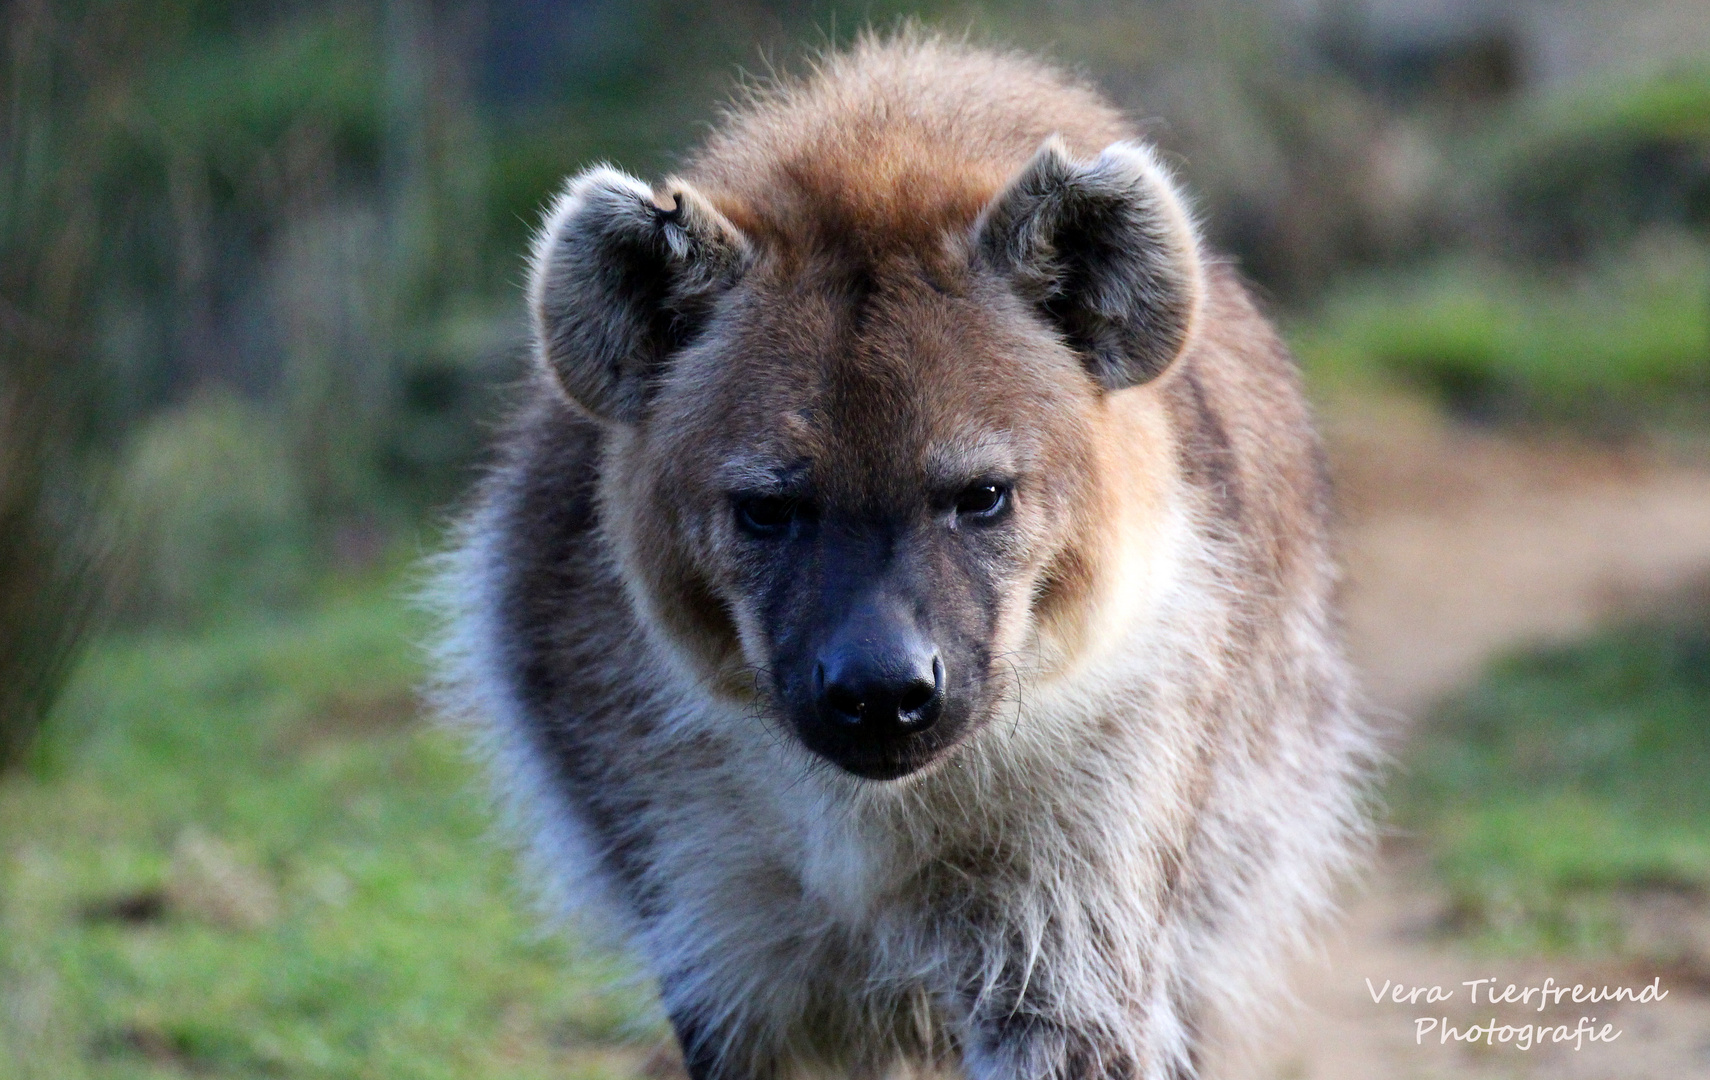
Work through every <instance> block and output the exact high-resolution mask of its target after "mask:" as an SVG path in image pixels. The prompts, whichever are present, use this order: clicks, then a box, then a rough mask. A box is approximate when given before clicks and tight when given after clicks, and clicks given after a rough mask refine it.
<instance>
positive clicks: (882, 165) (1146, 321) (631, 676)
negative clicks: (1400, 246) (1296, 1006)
mask: <svg viewBox="0 0 1710 1080" xmlns="http://www.w3.org/2000/svg"><path fill="white" fill-rule="evenodd" d="M1133 135H1134V133H1133V131H1132V130H1131V129H1130V128H1129V127H1128V126H1127V125H1126V124H1125V123H1124V122H1123V120H1122V119H1121V117H1120V116H1119V115H1118V114H1117V113H1116V112H1115V111H1114V110H1113V109H1111V108H1110V107H1109V106H1108V105H1106V104H1105V103H1104V102H1103V101H1102V100H1101V99H1100V98H1099V97H1098V96H1097V95H1096V94H1094V93H1093V92H1092V91H1091V90H1089V89H1087V88H1085V87H1082V86H1080V85H1078V84H1075V83H1072V82H1069V81H1066V80H1065V79H1063V78H1062V77H1061V76H1060V75H1059V74H1057V73H1055V72H1053V71H1051V70H1050V69H1047V68H1045V67H1043V66H1041V65H1038V64H1036V63H1034V62H1032V61H1030V60H1027V59H1024V58H1020V57H1017V56H1013V55H997V54H992V53H988V52H984V51H980V50H975V49H970V48H964V47H959V46H953V45H947V44H943V43H940V42H936V41H933V40H929V39H922V38H917V37H904V38H902V39H900V40H895V41H891V42H878V41H868V42H867V43H865V44H863V45H862V46H861V47H859V48H857V49H856V50H855V51H853V52H852V53H849V54H845V55H838V56H833V57H829V58H827V59H826V60H824V61H823V62H822V64H821V67H820V68H819V69H818V70H817V71H816V72H815V74H814V75H813V76H812V77H811V78H808V79H806V80H804V81H802V82H799V83H789V84H786V85H784V86H781V87H778V88H774V89H769V90H765V91H761V92H757V93H756V94H755V95H754V96H753V97H752V99H751V100H748V101H746V102H743V103H741V104H739V105H738V106H736V107H735V108H734V109H733V111H732V112H731V114H730V115H729V116H727V118H726V120H725V123H724V125H723V126H722V127H721V128H720V130H719V131H718V132H717V133H716V134H715V135H714V136H713V137H712V138H711V139H710V140H709V142H708V144H707V145H706V146H705V148H704V149H703V150H702V151H701V152H700V153H699V154H698V155H696V156H695V157H694V158H693V159H691V161H690V163H689V165H688V167H687V168H686V169H685V170H684V172H683V175H682V176H681V177H679V178H675V179H673V180H670V181H668V182H666V183H665V184H664V185H662V187H661V188H659V189H657V190H655V191H653V192H652V193H651V194H648V193H647V192H646V190H645V189H643V188H637V187H636V186H635V184H634V182H633V181H631V180H629V179H627V178H623V177H621V176H619V175H618V174H615V173H610V172H605V173H595V172H590V173H588V174H584V176H583V177H581V178H578V180H577V181H576V182H575V183H574V184H573V185H572V188H571V190H570V193H569V194H568V195H567V196H566V197H565V199H564V200H563V201H562V203H561V205H560V209H559V210H558V211H556V212H555V216H554V217H553V218H552V220H551V221H549V224H548V226H547V229H546V230H545V232H544V233H543V235H542V239H541V242H540V245H539V247H538V248H537V262H536V284H535V288H534V293H533V301H534V304H535V315H536V318H537V323H538V326H539V328H540V340H541V349H542V358H543V363H542V365H541V369H540V370H541V374H540V377H539V378H538V380H537V382H536V386H535V388H534V391H533V394H532V400H531V403H530V404H529V406H528V408H527V409H526V410H525V411H524V414H523V416H522V417H521V418H520V421H519V423H518V424H517V425H516V427H515V429H514V431H513V433H512V434H511V435H510V436H509V438H508V441H507V443H506V449H505V455H504V460H503V463H502V464H501V465H500V466H499V467H498V469H497V470H496V471H495V472H494V474H493V476H492V477H491V478H490V479H489V481H488V482H487V484H486V485H485V487H484V490H483V493H482V496H481V502H480V505H479V507H478V509H477V510H476V512H475V513H474V514H473V515H472V516H471V519H470V523H469V525H468V527H467V530H466V533H465V539H464V544H463V547H462V549H461V551H460V552H459V553H458V554H457V555H456V556H454V558H453V560H452V564H451V566H452V569H451V572H450V573H449V574H448V582H449V586H448V587H449V591H450V593H451V595H452V605H453V613H454V616H455V623H454V626H453V630H452V634H451V636H450V637H449V638H448V642H449V644H448V648H447V657H448V667H449V668H450V669H451V681H450V684H449V685H450V686H451V687H452V690H453V694H452V696H451V698H452V706H453V708H455V709H459V710H461V711H463V712H467V713H473V714H476V715H477V719H478V720H479V721H480V723H481V724H482V725H483V730H485V731H486V732H487V734H488V739H489V742H490V745H491V746H492V748H493V752H494V753H495V754H496V755H497V757H498V759H499V764H500V766H501V769H500V777H501V784H503V785H504V786H505V787H506V789H507V796H508V797H509V798H511V799H512V800H513V803H514V806H515V807H516V809H517V810H518V812H519V813H520V814H521V815H523V817H524V819H525V825H527V826H528V827H530V828H532V829H534V830H535V831H536V832H537V833H538V835H539V838H540V843H539V853H540V855H541V858H542V859H543V861H544V862H545V863H546V864H547V865H546V866H545V869H546V871H547V873H548V874H549V875H551V876H552V877H554V878H555V880H557V881H558V882H559V883H560V884H562V885H564V886H565V887H566V888H567V889H568V890H570V891H572V892H576V893H577V894H578V895H579V896H580V897H581V899H582V901H583V902H584V903H585V904H587V905H589V906H592V907H594V908H597V909H598V910H600V911H602V912H603V913H604V914H605V915H606V917H607V918H608V919H609V920H610V921H611V923H613V924H614V925H615V927H616V929H617V930H618V931H619V933H620V934H622V935H623V936H624V937H625V938H626V939H627V940H628V942H629V943H630V945H631V946H632V947H633V948H634V949H635V950H636V951H637V952H638V953H639V954H641V956H642V958H643V959H644V960H645V961H646V962H647V963H648V964H649V965H651V967H652V970H653V971H654V973H655V974H656V975H657V976H658V977H659V978H660V980H661V984H662V990H663V994H664V998H665V1004H666V1007H667V1009H668V1011H669V1012H670V1013H671V1015H672V1018H673V1021H674V1023H675V1024H676V1026H677V1030H678V1033H679V1036H680V1037H681V1038H682V1039H683V1041H684V1043H685V1048H686V1052H687V1056H688V1060H689V1064H690V1068H691V1071H692V1072H693V1073H695V1075H696V1076H697V1078H698V1080H702V1078H710V1077H736V1076H784V1075H794V1074H797V1073H801V1072H804V1071H805V1072H812V1071H815V1070H819V1069H825V1068H831V1069H841V1070H844V1071H847V1072H850V1073H853V1074H855V1075H862V1076H867V1075H875V1076H876V1075H879V1074H881V1073H884V1072H887V1071H892V1070H895V1069H897V1068H902V1067H905V1066H912V1067H920V1068H925V1067H931V1068H954V1067H956V1065H957V1063H960V1067H961V1068H962V1070H963V1071H964V1072H965V1073H967V1074H968V1075H970V1076H974V1077H981V1078H984V1077H998V1076H1016V1077H1023V1076H1025V1077H1033V1076H1039V1077H1044V1076H1062V1077H1069V1076H1075V1077H1085V1076H1111V1077H1118V1076H1120V1077H1136V1078H1139V1077H1146V1078H1163V1077H1178V1076H1186V1075H1189V1074H1190V1073H1191V1072H1192V1071H1193V1070H1194V1069H1195V1068H1197V1067H1199V1066H1200V1065H1201V1064H1202V1063H1203V1061H1204V1051H1205V1048H1204V1046H1203V1045H1202V1041H1203V1039H1204V1038H1205V1037H1206V1036H1205V1032H1207V1031H1208V1030H1214V1029H1219V1028H1221V1027H1225V1026H1227V1024H1228V1021H1229V1018H1230V1017H1231V1016H1232V1015H1234V1013H1233V1012H1232V1010H1238V1009H1241V1008H1245V1007H1247V1006H1248V1005H1249V1004H1250V1003H1251V1002H1252V1000H1253V996H1252V995H1253V993H1254V991H1253V990H1252V989H1251V987H1253V986H1254V985H1256V984H1255V983H1254V981H1253V980H1255V979H1262V978H1263V977H1264V976H1263V975H1262V972H1263V971H1264V970H1265V969H1266V965H1267V964H1268V963H1269V962H1270V961H1271V960H1272V959H1274V957H1275V956H1276V954H1277V953H1278V951H1279V949H1280V948H1281V947H1282V945H1283V944H1284V943H1286V942H1287V941H1288V940H1290V939H1292V938H1293V937H1295V936H1297V935H1298V933H1299V932H1300V929H1301V928H1302V927H1303V926H1304V925H1306V924H1307V923H1308V922H1310V921H1311V920H1312V919H1313V918H1315V917H1316V916H1318V915H1319V914H1321V913H1322V912H1323V910H1324V909H1325V907H1326V905H1327V903H1328V890H1329V883H1330V882H1331V880H1332V879H1333V878H1334V876H1335V875H1336V874H1337V873H1339V872H1341V871H1342V870H1343V869H1345V868H1346V866H1348V865H1349V863H1350V860H1351V858H1352V856H1353V853H1354V852H1355V851H1357V849H1358V847H1359V842H1360V836H1361V835H1362V822H1363V814H1362V808H1361V794H1360V793H1361V790H1362V783H1363V777H1364V775H1365V769H1366V765H1365V762H1366V760H1367V758H1368V754H1369V748H1368V737H1367V735H1366V732H1365V729H1364V727H1363V725H1362V724H1361V722H1360V720H1359V718H1358V716H1357V715H1356V713H1355V712H1354V710H1353V708H1352V705H1351V691H1350V688H1349V682H1348V677H1347V673H1346V670H1345V667H1344V665H1343V663H1342V661H1341V659H1340V655H1339V648H1338V644H1337V640H1336V632H1335V627H1334V622H1333V617H1332V613H1331V609H1330V606H1329V605H1330V595H1331V592H1332V588H1333V579H1334V570H1333V566H1332V564H1331V563H1330V561H1329V558H1328V555H1327V545H1326V537H1325V517H1326V513H1327V508H1326V500H1325V482H1324V478H1323V473H1322V468H1321V465H1320V462H1319V456H1318V450H1317V443H1316V440H1315V438H1314V436H1313V434H1312V431H1311V426H1310V422H1309V417H1308V415H1307V411H1306V408H1305V405H1304V403H1303V401H1302V398H1301V394H1300V388H1299V385H1298V378H1297V376H1296V373H1295V370H1294V366H1293V363H1292V361H1291V360H1290V358H1289V357H1288V355H1287V353H1286V351H1285V350H1284V348H1283V346H1282V345H1281V343H1280V342H1279V341H1278V340H1277V338H1276V336H1275V334H1274V333H1273V332H1272V331H1271V329H1270V328H1269V326H1268V325H1267V324H1266V322H1265V320H1264V319H1263V317H1262V316H1261V315H1260V314H1259V313H1258V312H1257V311H1256V309H1255V308H1254V306H1253V303H1252V302H1251V300H1250V298H1249V297H1248V295H1247V293H1246V291H1245V290H1244V289H1243V288H1242V286H1241V284H1240V283H1239V281H1238V279H1237V277H1236V275H1235V274H1234V273H1233V272H1232V271H1231V270H1229V269H1228V268H1227V267H1225V266H1223V265H1221V264H1219V263H1217V262H1216V261H1215V260H1212V259H1210V258H1208V257H1206V256H1205V255H1204V254H1203V253H1202V252H1201V251H1200V250H1199V247H1198V243H1197V241H1196V240H1195V239H1194V237H1193V230H1192V225H1191V223H1190V222H1189V221H1188V219H1187V217H1186V215H1185V212H1184V211H1182V210H1181V208H1180V205H1179V203H1178V202H1177V201H1176V196H1175V194H1174V192H1173V188H1171V186H1170V182H1169V180H1168V178H1167V176H1166V175H1165V174H1164V173H1163V172H1162V171H1161V170H1159V169H1158V168H1157V166H1156V164H1155V162H1153V160H1152V159H1151V158H1150V157H1149V156H1147V155H1146V154H1145V152H1144V151H1143V150H1142V149H1140V148H1138V147H1134V146H1131V145H1129V146H1128V147H1127V148H1126V149H1124V148H1123V145H1124V144H1122V141H1123V140H1127V139H1132V138H1133ZM1112 144H1118V145H1117V146H1116V147H1113V148H1112V149H1111V150H1109V151H1107V150H1106V147H1110V146H1112ZM1042 146H1043V147H1044V148H1043V149H1041V147H1042ZM601 200H603V201H601ZM590 207H593V209H589V208H590ZM1112 237H1117V238H1121V239H1120V240H1119V242H1118V241H1113V240H1112V239H1111V238H1112ZM1113 245H1114V246H1113ZM1160 372H1161V374H1160ZM998 475H1001V476H1002V477H1004V478H1006V480H1005V482H1006V483H1008V482H1009V478H1013V491H1012V494H1011V498H1012V502H1013V508H1012V509H1008V510H1007V513H1008V516H1007V517H1006V518H1004V519H1002V523H1001V525H996V526H992V527H989V528H988V527H985V526H976V525H974V524H966V523H964V522H963V521H962V519H961V518H960V517H956V516H955V515H954V514H953V515H951V517H949V518H946V517H945V516H944V511H942V510H941V509H939V510H933V509H931V507H934V506H941V505H942V500H943V499H944V498H946V497H948V496H946V495H945V493H946V492H948V493H950V494H954V492H956V491H957V490H958V489H959V488H960V487H962V486H965V485H966V484H968V483H970V482H972V481H977V480H979V479H980V478H982V477H987V476H998ZM757 484H758V485H761V486H762V487H764V486H765V485H773V486H776V485H778V484H789V485H795V486H794V487H791V488H790V489H789V490H790V491H791V492H792V493H800V494H791V496H790V497H791V498H792V499H798V498H799V500H800V505H804V506H806V505H809V504H811V505H812V506H813V507H815V508H817V509H816V511H815V512H816V513H820V512H822V513H823V515H824V535H825V536H826V537H829V538H841V539H837V540H836V543H837V544H841V545H842V546H829V547H828V546H826V545H829V544H832V539H826V540H824V542H823V543H820V542H818V541H816V543H818V544H819V546H816V547H810V548H801V549H799V550H800V551H801V552H802V554H800V555H799V556H797V557H796V558H797V561H796V562H793V563H790V564H788V565H786V566H784V568H783V569H782V570H780V569H778V568H777V565H776V556H775V555H768V554H767V552H768V551H770V552H774V553H775V552H776V551H779V550H782V549H780V548H778V547H776V545H773V546H772V547H770V548H768V547H766V546H765V545H763V544H758V543H757V542H755V541H753V540H752V539H751V538H745V537H744V535H743V534H741V532H740V531H739V530H738V529H737V528H736V526H734V525H733V524H732V515H731V510H730V506H731V503H730V500H731V498H732V497H733V496H732V492H741V491H744V490H747V489H748V488H751V487H754V486H755V485H757ZM934 500H938V501H937V502H935V501H934ZM803 512H805V511H803ZM934 515H936V516H934ZM816 527H817V526H816ZM792 528H794V526H792ZM792 535H793V534H792ZM816 535H817V534H816ZM791 550H797V549H791ZM767 559H773V562H772V563H768V562H767ZM863 560H868V561H863ZM857 564H858V565H857ZM851 565H854V566H855V569H854V570H850V569H849V567H850V566H851ZM851 574H853V575H854V576H853V577H851V576H850V575H851ZM849 581H853V582H854V583H855V584H854V585H853V586H849V587H851V588H865V587H866V585H865V584H864V583H865V582H869V581H876V582H880V583H881V584H882V585H883V587H884V588H887V589H892V588H894V589H896V590H900V592H898V593H897V595H899V596H906V597H910V598H914V599H912V600H910V603H914V604H917V605H918V610H919V611H921V612H924V613H925V614H922V615H920V618H921V619H923V620H926V622H925V623H923V624H922V625H928V624H930V626H932V627H934V628H936V629H935V630H934V631H933V632H934V633H937V634H938V635H939V639H940V641H941V644H942V647H943V648H944V650H946V651H945V652H944V656H945V657H946V658H947V660H946V662H947V666H948V669H949V671H950V678H951V683H950V686H951V691H950V694H951V705H950V706H947V708H949V709H950V712H947V714H946V715H947V719H946V720H945V721H944V722H942V723H941V724H940V729H941V730H940V732H937V733H935V735H936V734H939V733H941V734H942V738H941V739H940V740H939V741H938V742H935V743H930V744H928V743H923V744H922V746H921V748H919V749H918V752H916V751H910V753H911V754H913V755H914V756H912V757H907V758H906V760H903V761H901V763H900V764H899V765H898V766H897V767H898V768H899V769H901V770H902V771H901V773H897V772H896V771H895V770H893V771H892V772H889V773H886V775H900V776H901V778H900V779H895V780H889V781H875V780H863V779H859V778H858V777H856V776H851V775H849V774H847V773H845V772H842V771H840V770H838V769H836V768H833V767H830V766H828V765H827V763H826V761H825V760H822V758H821V757H818V756H815V754H813V753H809V752H808V751H807V750H805V749H804V748H803V746H802V745H801V744H800V743H798V742H797V741H796V739H795V735H794V734H793V732H794V731H795V730H796V729H794V728H792V727H791V724H792V723H794V722H795V721H794V720H793V719H792V717H795V716H796V715H797V713H795V712H792V710H793V709H795V708H796V705H795V704H793V702H794V701H795V698H794V697H793V696H792V695H797V694H798V688H797V684H796V683H794V682H792V681H791V679H792V678H793V676H792V675H791V674H790V670H792V669H790V668H789V665H790V664H791V663H794V662H795V661H793V660H792V657H793V656H794V655H795V654H794V653H792V652H791V649H792V648H795V645H793V644H792V642H795V641H797V640H798V638H800V636H801V635H802V634H809V633H811V632H816V631H815V630H814V626H812V625H807V626H806V628H805V629H804V620H806V621H807V622H808V623H812V620H813V619H814V618H818V617H820V616H815V615H812V614H811V612H812V611H817V610H818V609H817V608H812V607H811V605H813V604H817V603H820V602H821V601H820V600H819V599H816V597H822V596H825V595H831V594H832V593H834V592H835V591H836V589H839V588H844V587H845V584H846V583H847V582H849ZM804 583H805V584H804ZM875 587H877V586H875ZM816 590H817V591H816ZM825 602H826V603H832V604H833V607H832V608H827V609H826V610H827V611H831V612H832V614H830V615H825V616H824V617H825V618H838V617H841V616H837V615H836V614H835V612H836V610H841V609H836V608H835V601H825ZM802 640H806V639H802ZM957 650H960V651H957ZM958 709H959V710H961V711H960V712H957V711H956V710H958ZM804 730H805V729H804ZM887 767H888V766H887Z"/></svg>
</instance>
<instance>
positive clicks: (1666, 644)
mask: <svg viewBox="0 0 1710 1080" xmlns="http://www.w3.org/2000/svg"><path fill="white" fill-rule="evenodd" d="M1408 764H1409V768H1408V770H1407V774H1406V775H1405V776H1404V778H1403V780H1402V782H1401V784H1400V785H1399V790H1398V800H1397V801H1398V804H1399V805H1398V810H1399V817H1400V821H1401V824H1402V825H1403V826H1404V827H1405V828H1407V829H1408V830H1410V831H1413V832H1415V833H1416V834H1418V835H1419V836H1420V837H1422V838H1423V839H1424V840H1425V842H1426V843H1427V844H1428V845H1429V847H1430V849H1431V852H1432V854H1433V856H1434V859H1435V862H1436V866H1437V868H1438V870H1439V872H1440V873H1441V875H1442V878H1443V881H1444V882H1445V884H1446V885H1447V886H1448V888H1449V890H1450V894H1451V897H1452V899H1453V905H1454V907H1453V911H1454V915H1455V916H1456V920H1457V922H1458V923H1459V924H1460V927H1461V929H1463V930H1466V931H1469V932H1471V933H1473V934H1474V935H1475V936H1478V937H1482V938H1484V939H1486V940H1487V941H1488V942H1490V943H1493V944H1496V945H1498V946H1501V947H1506V948H1515V949H1540V948H1541V949H1563V948H1566V949H1575V948H1590V949H1609V948H1619V947H1620V944H1621V941H1620V936H1621V930H1620V925H1619V919H1618V915H1617V908H1616V905H1615V901H1616V899H1617V898H1618V897H1619V896H1620V895H1621V894H1622V893H1624V892H1631V891H1635V890H1644V889H1658V888H1661V889H1670V890H1686V891H1690V892H1695V893H1699V892H1704V891H1706V890H1710V781H1707V778H1710V601H1706V602H1704V603H1703V604H1702V605H1701V606H1698V607H1696V608H1695V609H1692V608H1689V609H1685V610H1682V611H1680V612H1676V613H1674V614H1672V615H1669V616H1667V617H1661V618H1659V619H1657V620H1654V621H1650V622H1645V623H1636V624H1631V625H1627V626H1622V627H1616V628H1614V629H1610V630H1607V631H1604V632H1602V633H1600V634H1597V635H1595V636H1593V637H1591V638H1589V639H1587V640H1585V641H1582V642H1579V643H1575V644H1572V645H1567V646H1561V647H1557V648H1552V649H1545V650H1537V651H1531V652H1526V653H1522V654H1519V655H1515V656H1512V657H1509V658H1507V659H1505V660H1503V661H1501V662H1499V663H1497V664H1495V665H1493V666H1492V667H1491V668H1490V669H1489V671H1488V672H1487V673H1486V674H1485V676H1484V677H1483V679H1481V680H1480V682H1479V683H1478V684H1477V685H1476V686H1474V687H1472V688H1471V689H1469V690H1467V691H1466V692H1464V693H1462V694H1460V695H1457V696H1455V697H1454V698H1452V699H1450V700H1449V701H1447V702H1445V703H1444V704H1443V705H1442V707H1441V708H1440V709H1439V711H1438V713H1437V715H1435V716H1434V717H1431V718H1430V719H1429V720H1428V721H1427V722H1426V724H1425V725H1424V726H1423V729H1422V731H1421V733H1420V735H1419V737H1418V738H1417V740H1416V742H1415V745H1414V746H1413V747H1412V750H1411V753H1410V755H1409V761H1408Z"/></svg>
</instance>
